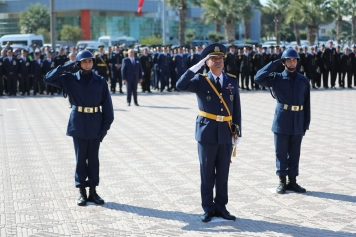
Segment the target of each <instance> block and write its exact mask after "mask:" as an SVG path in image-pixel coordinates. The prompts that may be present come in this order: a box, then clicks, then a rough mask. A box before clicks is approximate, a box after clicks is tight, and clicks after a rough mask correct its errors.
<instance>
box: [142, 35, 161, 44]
mask: <svg viewBox="0 0 356 237" xmlns="http://www.w3.org/2000/svg"><path fill="white" fill-rule="evenodd" d="M140 42H141V44H144V45H157V44H162V42H163V39H162V37H161V36H160V35H151V36H148V37H141V39H140Z"/></svg>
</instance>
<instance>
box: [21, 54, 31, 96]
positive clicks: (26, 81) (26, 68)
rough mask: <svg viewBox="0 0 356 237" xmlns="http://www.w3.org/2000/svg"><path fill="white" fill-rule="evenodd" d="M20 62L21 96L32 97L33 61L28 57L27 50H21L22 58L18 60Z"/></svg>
mask: <svg viewBox="0 0 356 237" xmlns="http://www.w3.org/2000/svg"><path fill="white" fill-rule="evenodd" d="M18 62H19V77H20V81H21V83H20V85H21V92H22V94H21V95H25V94H27V95H30V87H31V85H30V74H31V60H30V58H29V57H28V56H27V50H26V49H22V50H21V56H20V58H18Z"/></svg>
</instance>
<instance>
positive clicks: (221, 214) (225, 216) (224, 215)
mask: <svg viewBox="0 0 356 237" xmlns="http://www.w3.org/2000/svg"><path fill="white" fill-rule="evenodd" d="M215 216H217V217H221V218H223V219H225V220H231V221H234V220H236V217H235V216H233V215H231V214H230V213H229V212H228V211H224V212H218V211H216V212H215Z"/></svg>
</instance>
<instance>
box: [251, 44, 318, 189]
mask: <svg viewBox="0 0 356 237" xmlns="http://www.w3.org/2000/svg"><path fill="white" fill-rule="evenodd" d="M299 60H300V58H299V54H298V52H297V51H295V50H294V49H291V48H290V49H287V50H285V51H284V52H283V54H282V58H281V59H277V60H275V61H272V62H270V63H268V64H267V65H266V66H264V67H263V68H262V69H261V70H259V71H258V72H257V74H256V76H255V79H254V80H255V82H256V83H258V84H260V85H261V86H265V87H269V88H272V89H271V91H272V92H273V93H271V94H272V96H273V97H274V99H276V101H277V105H276V109H275V115H274V120H273V124H272V131H273V132H274V144H275V154H276V167H277V171H276V174H277V176H278V177H279V185H278V187H277V189H276V192H277V193H279V194H284V193H285V192H286V190H292V191H294V192H298V193H305V192H306V190H305V188H303V187H301V186H300V185H299V184H298V183H297V178H296V177H297V176H298V175H299V158H300V149H301V143H302V139H303V136H304V135H305V133H306V131H307V130H308V129H309V124H310V117H311V116H310V84H309V80H308V78H307V77H305V76H304V75H302V74H300V73H298V72H297V71H296V70H297V64H298V61H299ZM280 64H283V65H284V67H285V70H284V71H283V72H282V73H276V72H275V71H276V69H277V67H279V65H280ZM287 176H288V182H287V180H286V177H287Z"/></svg>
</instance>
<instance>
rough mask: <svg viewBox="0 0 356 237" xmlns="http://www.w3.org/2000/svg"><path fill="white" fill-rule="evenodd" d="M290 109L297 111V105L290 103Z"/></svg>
mask: <svg viewBox="0 0 356 237" xmlns="http://www.w3.org/2000/svg"><path fill="white" fill-rule="evenodd" d="M291 110H292V111H299V106H297V105H292V107H291Z"/></svg>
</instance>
